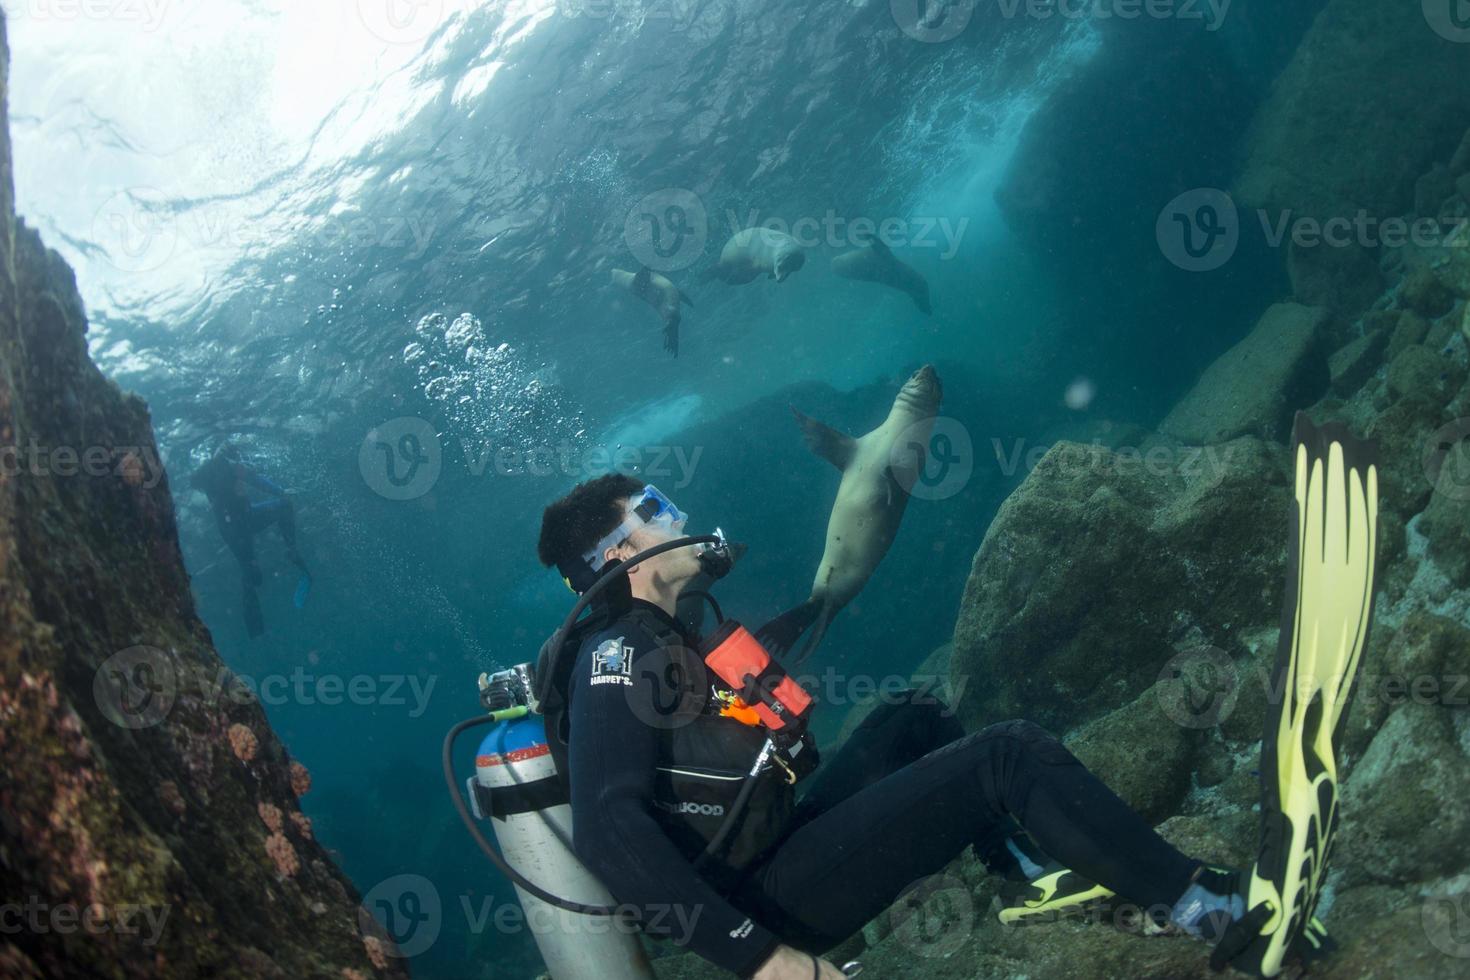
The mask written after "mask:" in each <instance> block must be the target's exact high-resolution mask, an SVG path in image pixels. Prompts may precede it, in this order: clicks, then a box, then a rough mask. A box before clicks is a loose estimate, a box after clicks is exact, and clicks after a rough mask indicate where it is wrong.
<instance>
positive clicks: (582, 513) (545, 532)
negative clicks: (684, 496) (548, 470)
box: [536, 473, 643, 567]
mask: <svg viewBox="0 0 1470 980" xmlns="http://www.w3.org/2000/svg"><path fill="white" fill-rule="evenodd" d="M642 489H643V481H642V480H635V479H633V477H631V476H627V475H626V474H623V473H609V474H608V475H607V476H599V477H598V478H597V479H595V480H588V481H587V482H586V483H580V484H578V485H577V487H576V488H575V489H573V490H572V492H571V493H569V494H567V495H566V496H565V497H563V498H561V499H560V500H558V501H557V502H556V503H554V504H552V505H551V506H550V507H547V508H546V510H544V511H542V513H541V540H540V541H539V542H538V543H537V545H536V552H537V554H538V555H539V556H540V558H541V564H543V565H546V566H548V567H549V566H552V565H556V564H558V563H560V562H563V561H566V560H568V559H570V558H575V557H578V556H580V555H582V554H583V553H584V552H586V551H587V549H589V548H591V547H593V546H594V545H596V544H597V542H599V541H601V540H602V539H603V538H604V537H605V536H607V535H609V534H611V533H612V531H613V529H614V528H616V527H617V526H618V525H619V524H621V523H622V522H623V502H624V501H626V500H627V499H628V498H629V497H631V496H633V495H634V494H635V493H638V492H639V491H641V490H642Z"/></svg>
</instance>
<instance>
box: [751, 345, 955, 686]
mask: <svg viewBox="0 0 1470 980" xmlns="http://www.w3.org/2000/svg"><path fill="white" fill-rule="evenodd" d="M943 395H944V389H943V386H942V385H941V384H940V381H939V375H938V374H937V373H936V372H935V370H934V367H933V366H932V365H929V364H926V365H924V366H923V367H921V368H919V370H917V371H915V372H914V374H913V376H912V377H910V378H909V380H908V381H907V382H906V383H905V384H904V386H903V388H902V389H901V390H900V391H899V393H898V397H897V398H895V399H894V402H893V408H892V409H891V410H889V412H888V418H886V419H884V421H883V424H882V425H880V426H878V428H876V429H874V430H873V431H872V432H869V433H868V434H867V435H865V436H863V437H861V438H859V439H854V438H852V437H851V436H848V435H844V434H843V433H841V432H838V431H837V430H836V429H833V428H830V427H829V426H826V425H823V424H822V423H821V422H818V421H816V420H815V419H810V418H807V417H806V416H805V415H803V414H801V412H799V411H797V410H796V408H795V407H793V408H792V409H791V411H792V413H793V414H794V415H795V416H796V420H797V422H798V423H800V425H801V428H802V433H803V434H804V435H805V436H806V442H807V446H809V447H810V448H811V450H812V451H813V452H815V453H816V454H817V455H819V456H822V457H823V458H825V459H827V460H829V461H830V462H831V463H832V464H833V465H834V466H836V467H837V468H838V469H840V470H841V471H842V482H841V483H840V484H839V485H838V487H837V500H836V501H835V502H834V503H833V505H832V516H831V518H830V519H829V520H828V522H827V546H826V549H825V550H824V551H823V552H822V562H821V564H820V565H818V566H817V575H816V578H815V579H814V580H813V582H812V593H811V597H810V598H809V599H807V600H806V601H805V602H803V603H802V604H801V605H799V606H797V607H796V608H795V609H792V610H791V611H789V612H787V613H785V614H783V615H782V616H780V617H778V618H777V619H776V620H774V621H773V622H771V623H768V624H767V625H766V626H763V627H762V628H761V629H760V631H759V632H758V634H757V635H758V637H759V638H760V640H761V642H762V643H765V644H766V646H767V648H768V649H770V650H771V651H772V653H775V654H780V653H783V652H784V651H785V650H786V649H787V648H789V647H790V646H791V644H792V642H794V641H795V639H796V637H797V636H799V635H800V634H801V632H802V631H803V630H805V629H806V628H807V627H808V626H810V625H811V624H812V623H813V622H814V621H815V623H816V626H815V628H813V630H812V632H811V635H810V636H809V637H808V638H807V641H806V643H805V644H804V645H803V647H802V650H801V653H800V654H799V655H798V656H797V658H796V663H800V662H801V661H803V660H805V659H806V658H807V657H809V656H810V655H811V653H812V651H813V650H815V649H816V648H817V645H818V644H820V643H821V642H822V637H823V635H824V634H825V633H826V632H827V627H828V625H829V624H830V623H831V622H832V617H833V616H835V615H836V614H837V613H838V612H839V611H840V610H841V609H842V607H843V606H846V605H847V604H848V603H849V602H851V601H852V599H853V598H854V597H855V596H856V595H857V594H858V593H859V592H861V591H862V588H863V586H864V585H865V584H866V583H867V581H868V577H869V576H871V575H872V574H873V570H874V569H876V568H877V567H878V563H879V562H880V561H882V560H883V556H884V555H886V554H887V553H888V548H889V546H890V545H892V544H893V539H894V537H895V536H897V534H898V525H899V522H900V521H901V520H902V519H903V512H904V509H905V508H906V507H907V506H908V502H909V490H908V488H910V487H912V486H913V485H914V484H915V483H916V482H917V481H918V478H919V474H920V473H921V472H922V471H923V468H924V458H925V448H926V447H927V446H928V444H929V435H930V433H931V432H932V431H933V428H934V418H935V416H936V415H937V414H938V413H939V402H940V400H941V399H942V398H943Z"/></svg>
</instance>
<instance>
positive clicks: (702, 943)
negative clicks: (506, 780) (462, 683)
mask: <svg viewBox="0 0 1470 980" xmlns="http://www.w3.org/2000/svg"><path fill="white" fill-rule="evenodd" d="M656 650H657V646H656V644H655V643H654V641H653V640H652V638H651V637H648V636H647V635H645V634H644V633H642V632H641V631H640V630H638V629H637V628H636V627H631V626H630V627H629V628H615V629H612V630H609V631H606V632H604V633H601V634H599V635H597V636H595V637H593V638H591V639H589V640H588V641H587V642H586V643H585V644H584V645H583V647H582V650H581V652H580V653H579V655H578V658H577V664H576V666H575V667H574V668H573V670H572V681H571V685H570V694H571V735H570V740H569V745H568V761H569V765H570V768H571V788H572V830H573V841H574V845H575V848H576V852H577V856H578V857H579V858H580V859H581V860H582V863H583V864H585V865H586V866H587V868H588V870H590V871H591V872H592V873H593V874H594V875H596V876H597V878H598V880H600V881H601V882H602V883H603V885H604V886H605V887H606V888H607V890H608V891H609V892H611V893H612V895H613V898H614V899H615V900H616V901H617V903H618V904H619V905H626V906H632V907H633V908H634V909H636V910H637V912H638V916H639V920H640V922H641V923H642V924H643V929H644V931H645V932H646V933H648V934H649V935H652V936H658V937H661V938H667V939H671V940H673V941H674V942H675V943H676V944H678V945H680V946H684V947H686V948H688V949H689V950H691V951H692V952H694V953H697V954H698V955H699V956H701V957H703V958H704V959H706V960H709V961H710V962H711V963H713V964H715V965H716V966H718V967H720V968H722V969H725V970H729V971H730V972H732V973H735V974H737V975H738V976H742V977H746V976H750V975H751V974H752V973H754V972H755V970H756V969H757V968H758V967H759V966H760V965H761V964H762V963H763V962H764V961H765V960H766V959H767V958H768V957H769V956H770V954H771V953H772V952H773V951H774V950H775V948H776V946H777V945H779V943H780V940H779V939H778V938H777V937H776V936H775V935H774V934H773V933H771V932H769V931H768V930H766V929H764V928H762V927H761V926H759V925H757V924H756V923H755V922H754V921H753V920H752V919H751V918H750V917H749V916H747V915H746V914H745V913H744V912H741V911H739V910H738V909H736V908H735V907H734V906H732V905H730V904H729V903H728V902H727V901H726V900H725V899H724V898H723V897H722V896H721V895H720V894H719V893H718V892H717V891H715V890H714V889H713V888H712V887H711V886H710V885H709V884H708V883H707V882H706V881H705V880H704V879H703V878H701V877H700V876H699V874H698V873H697V872H696V871H695V870H694V867H693V865H692V864H691V863H690V862H689V861H688V860H687V859H686V858H685V857H684V855H683V854H682V853H681V852H680V851H679V849H678V848H677V847H676V846H675V845H674V843H673V841H671V840H670V839H669V838H668V836H667V835H666V834H665V833H664V831H663V828H662V827H660V826H659V824H658V822H657V821H656V820H655V819H654V817H653V800H654V774H655V768H656V766H657V764H658V761H659V760H658V747H659V741H660V732H659V731H658V730H657V729H656V728H654V727H652V726H651V725H648V724H645V723H644V722H643V721H641V720H640V719H639V715H640V714H642V715H643V717H653V715H652V714H650V713H648V712H635V710H634V705H633V703H632V700H631V699H632V698H635V697H637V696H639V691H640V687H639V686H638V685H635V683H634V679H635V678H637V677H638V666H639V660H640V658H642V657H644V656H647V655H649V654H651V653H653V652H654V651H656ZM642 690H646V691H647V692H649V695H650V696H651V695H652V693H653V687H652V685H645V686H643V687H642Z"/></svg>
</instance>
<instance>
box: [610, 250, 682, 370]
mask: <svg viewBox="0 0 1470 980" xmlns="http://www.w3.org/2000/svg"><path fill="white" fill-rule="evenodd" d="M612 284H613V285H614V286H617V287H619V288H621V289H626V290H628V292H630V293H632V294H633V295H634V296H637V297H638V298H639V299H641V300H643V302H645V303H647V304H648V305H649V306H651V307H653V308H654V309H655V310H657V311H658V315H659V316H661V317H663V321H664V350H666V351H668V352H669V353H671V354H673V355H674V356H675V357H678V356H679V319H680V306H679V304H680V303H688V304H689V305H690V306H693V305H694V303H693V302H692V301H691V300H690V299H689V297H688V296H685V295H684V294H683V293H682V292H680V291H679V287H678V286H675V285H674V284H673V283H672V282H670V281H669V280H667V279H665V278H664V277H663V276H661V275H659V274H658V273H657V272H654V271H653V270H651V269H647V268H644V269H639V270H638V272H637V273H636V274H635V273H632V272H628V271H626V270H624V269H614V270H612Z"/></svg>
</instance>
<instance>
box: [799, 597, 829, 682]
mask: <svg viewBox="0 0 1470 980" xmlns="http://www.w3.org/2000/svg"><path fill="white" fill-rule="evenodd" d="M810 601H811V602H812V603H814V604H816V605H817V615H816V625H814V626H813V627H812V631H811V632H810V633H808V634H807V637H806V642H805V643H803V644H802V645H801V652H800V653H798V654H797V655H796V659H795V660H793V661H792V662H791V666H793V667H796V666H799V665H800V664H802V663H804V662H805V661H806V658H807V657H810V656H811V655H812V654H813V653H816V651H817V647H819V646H821V645H822V639H823V637H825V636H826V635H827V627H828V626H830V625H832V616H833V614H834V613H835V612H836V610H834V609H833V608H832V604H831V603H830V602H827V601H826V600H818V599H816V598H813V599H812V600H810Z"/></svg>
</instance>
